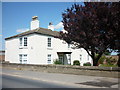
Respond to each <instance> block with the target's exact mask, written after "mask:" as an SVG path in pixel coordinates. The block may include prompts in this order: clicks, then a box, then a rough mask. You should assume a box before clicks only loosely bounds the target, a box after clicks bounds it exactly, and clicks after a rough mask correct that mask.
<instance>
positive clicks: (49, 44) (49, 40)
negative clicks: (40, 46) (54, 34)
mask: <svg viewBox="0 0 120 90" xmlns="http://www.w3.org/2000/svg"><path fill="white" fill-rule="evenodd" d="M48 47H51V38H48Z"/></svg>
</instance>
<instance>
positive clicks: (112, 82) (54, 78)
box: [2, 68, 120, 89]
mask: <svg viewBox="0 0 120 90" xmlns="http://www.w3.org/2000/svg"><path fill="white" fill-rule="evenodd" d="M2 75H9V76H15V77H21V78H28V79H33V80H41V81H44V82H52V83H58V84H63V85H69V86H73V87H76V88H118V87H119V86H120V82H119V81H120V78H109V77H97V76H84V75H71V74H60V73H46V72H37V71H27V70H14V69H12V68H2ZM118 89H119V88H118Z"/></svg>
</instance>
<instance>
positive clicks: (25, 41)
mask: <svg viewBox="0 0 120 90" xmlns="http://www.w3.org/2000/svg"><path fill="white" fill-rule="evenodd" d="M24 46H27V37H24Z"/></svg>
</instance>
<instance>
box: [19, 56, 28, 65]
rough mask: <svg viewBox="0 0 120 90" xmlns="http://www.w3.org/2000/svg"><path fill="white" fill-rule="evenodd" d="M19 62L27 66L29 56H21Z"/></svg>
mask: <svg viewBox="0 0 120 90" xmlns="http://www.w3.org/2000/svg"><path fill="white" fill-rule="evenodd" d="M19 61H20V63H21V64H27V61H28V55H27V54H19Z"/></svg>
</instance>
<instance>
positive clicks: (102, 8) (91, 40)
mask: <svg viewBox="0 0 120 90" xmlns="http://www.w3.org/2000/svg"><path fill="white" fill-rule="evenodd" d="M62 17H63V20H62V22H63V25H64V29H65V30H66V32H65V33H63V32H60V38H61V39H63V40H65V41H66V42H67V43H70V44H73V45H74V46H75V47H76V48H84V49H85V50H86V51H87V53H88V54H89V55H90V56H91V58H92V59H93V66H97V65H98V60H99V59H100V57H101V56H102V55H103V53H104V52H106V50H108V49H112V50H114V49H117V50H118V49H119V45H120V36H119V35H120V25H119V23H120V2H84V5H79V4H74V5H72V7H71V8H68V9H66V11H65V12H64V13H63V14H62ZM116 42H117V44H116ZM116 47H117V48H116ZM96 54H97V55H96Z"/></svg>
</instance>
